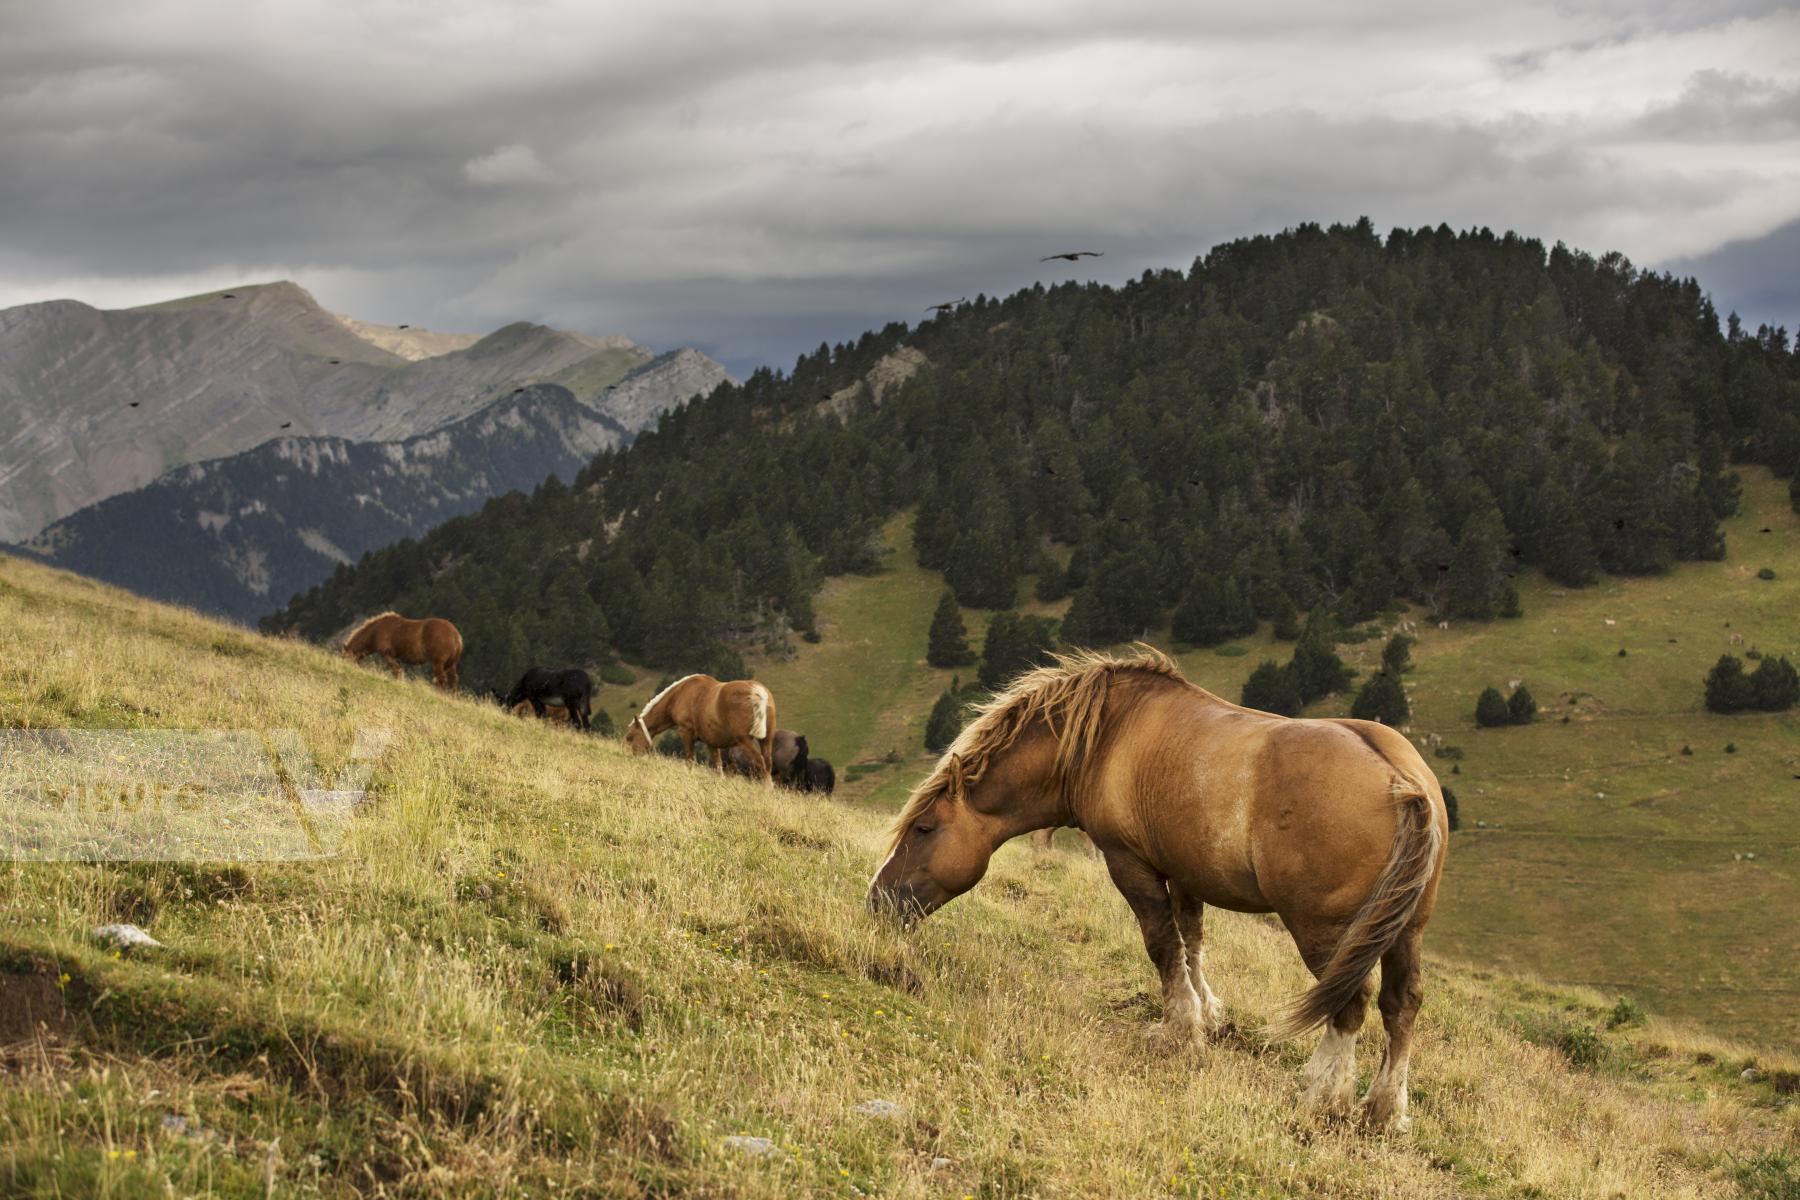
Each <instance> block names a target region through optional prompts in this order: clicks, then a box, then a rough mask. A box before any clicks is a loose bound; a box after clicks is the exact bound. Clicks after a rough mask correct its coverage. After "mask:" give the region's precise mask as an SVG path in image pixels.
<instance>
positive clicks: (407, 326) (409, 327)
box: [397, 325, 412, 329]
mask: <svg viewBox="0 0 1800 1200" xmlns="http://www.w3.org/2000/svg"><path fill="white" fill-rule="evenodd" d="M397 328H400V329H411V328H412V326H411V325H401V326H398V327H397Z"/></svg>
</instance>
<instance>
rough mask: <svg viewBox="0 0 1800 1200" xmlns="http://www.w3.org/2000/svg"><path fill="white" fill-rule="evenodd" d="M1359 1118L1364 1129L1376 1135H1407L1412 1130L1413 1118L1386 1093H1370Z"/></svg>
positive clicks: (1360, 1106) (1359, 1113)
mask: <svg viewBox="0 0 1800 1200" xmlns="http://www.w3.org/2000/svg"><path fill="white" fill-rule="evenodd" d="M1357 1116H1358V1117H1359V1118H1360V1119H1361V1121H1362V1125H1363V1127H1364V1128H1365V1129H1368V1130H1370V1131H1371V1132H1374V1133H1407V1132H1410V1131H1411V1129H1412V1117H1411V1116H1410V1115H1409V1114H1408V1113H1407V1111H1406V1109H1405V1108H1404V1107H1403V1106H1400V1105H1396V1104H1395V1102H1394V1097H1393V1096H1392V1095H1391V1094H1388V1093H1385V1092H1370V1093H1369V1094H1368V1095H1367V1096H1365V1097H1363V1102H1362V1103H1361V1104H1360V1105H1359V1106H1358V1111H1357Z"/></svg>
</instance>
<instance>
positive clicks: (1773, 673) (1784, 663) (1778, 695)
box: [1750, 657, 1800, 712]
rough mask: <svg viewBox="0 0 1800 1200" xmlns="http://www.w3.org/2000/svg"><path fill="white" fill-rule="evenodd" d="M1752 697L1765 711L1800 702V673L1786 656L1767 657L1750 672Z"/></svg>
mask: <svg viewBox="0 0 1800 1200" xmlns="http://www.w3.org/2000/svg"><path fill="white" fill-rule="evenodd" d="M1750 698H1751V700H1752V702H1754V703H1755V705H1756V707H1758V708H1760V709H1762V710H1763V711H1764V712H1780V711H1781V710H1783V709H1787V708H1792V707H1794V705H1795V704H1796V703H1800V673H1796V672H1795V670H1794V667H1793V664H1792V663H1790V662H1788V660H1787V659H1785V658H1773V657H1770V658H1765V659H1763V660H1762V662H1760V663H1758V664H1757V667H1756V670H1754V671H1752V672H1751V673H1750Z"/></svg>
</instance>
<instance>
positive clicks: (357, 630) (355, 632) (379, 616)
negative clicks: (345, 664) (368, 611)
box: [344, 608, 404, 646]
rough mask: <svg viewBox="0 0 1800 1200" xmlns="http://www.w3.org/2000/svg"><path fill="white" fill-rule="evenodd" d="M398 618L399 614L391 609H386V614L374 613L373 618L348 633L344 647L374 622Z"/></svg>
mask: <svg viewBox="0 0 1800 1200" xmlns="http://www.w3.org/2000/svg"><path fill="white" fill-rule="evenodd" d="M398 616H400V614H399V613H397V612H395V611H394V610H393V609H391V608H390V609H388V610H387V611H386V612H378V613H376V614H375V615H374V616H372V617H370V618H369V619H368V620H366V621H364V622H363V623H362V624H361V625H358V626H357V627H356V628H355V629H352V630H351V631H350V633H349V635H348V636H346V637H345V638H344V645H346V646H348V645H349V644H350V643H351V642H354V641H355V640H356V636H357V635H358V634H359V633H361V632H362V631H363V630H365V629H367V628H368V627H369V626H371V625H373V624H374V623H375V622H377V621H384V620H386V619H387V618H389V617H398ZM402 619H403V620H404V618H402Z"/></svg>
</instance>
